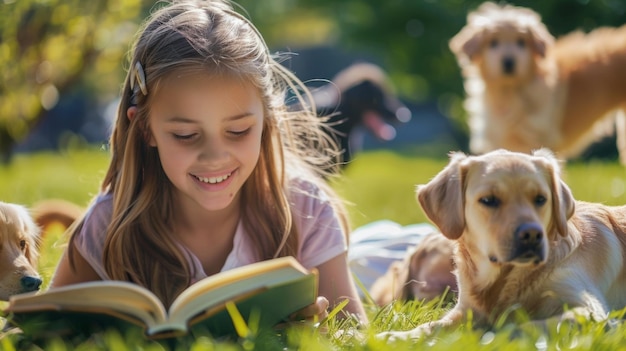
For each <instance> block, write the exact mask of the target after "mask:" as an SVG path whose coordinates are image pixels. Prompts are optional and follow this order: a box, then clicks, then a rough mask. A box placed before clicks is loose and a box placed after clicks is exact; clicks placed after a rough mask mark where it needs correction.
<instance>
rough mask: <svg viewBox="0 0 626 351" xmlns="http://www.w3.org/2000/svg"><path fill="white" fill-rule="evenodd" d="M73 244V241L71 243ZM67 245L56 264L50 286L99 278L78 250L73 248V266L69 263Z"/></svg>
mask: <svg viewBox="0 0 626 351" xmlns="http://www.w3.org/2000/svg"><path fill="white" fill-rule="evenodd" d="M71 245H73V243H72V244H71ZM69 249H70V248H69V247H68V248H67V249H66V250H65V252H64V253H63V256H62V257H61V260H60V261H59V264H58V265H57V268H56V271H55V272H54V276H53V277H52V282H51V283H50V287H51V288H54V287H59V286H64V285H70V284H76V283H83V282H88V281H93V280H100V277H99V276H98V274H97V273H96V271H95V270H94V269H93V268H92V267H91V265H90V264H89V263H88V262H87V260H85V259H84V258H83V256H82V255H81V254H80V253H78V250H74V268H72V266H71V265H70V259H69V256H68V251H69Z"/></svg>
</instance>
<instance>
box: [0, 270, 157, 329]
mask: <svg viewBox="0 0 626 351" xmlns="http://www.w3.org/2000/svg"><path fill="white" fill-rule="evenodd" d="M95 308H97V309H99V310H103V308H110V309H112V310H114V311H118V312H121V313H124V314H130V315H133V316H135V317H136V318H138V319H140V320H142V321H144V322H145V323H146V325H147V326H154V325H156V324H158V323H161V322H163V321H164V320H165V319H166V311H165V308H164V307H163V304H162V303H161V301H160V300H159V299H158V298H157V297H156V296H155V295H154V294H153V293H151V292H150V291H149V290H147V289H145V288H143V287H140V286H139V285H137V284H133V283H129V282H123V281H115V280H107V281H93V282H86V283H79V284H73V285H68V286H63V287H59V288H52V289H49V290H47V291H45V292H37V293H28V294H21V295H14V296H12V297H11V298H10V300H9V306H8V307H7V311H8V312H16V313H17V312H30V311H37V310H46V309H47V310H64V309H68V310H80V309H83V310H86V311H88V310H93V309H95Z"/></svg>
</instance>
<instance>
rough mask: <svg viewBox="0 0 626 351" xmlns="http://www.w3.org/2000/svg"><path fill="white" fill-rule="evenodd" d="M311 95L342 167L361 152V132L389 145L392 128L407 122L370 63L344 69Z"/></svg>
mask: <svg viewBox="0 0 626 351" xmlns="http://www.w3.org/2000/svg"><path fill="white" fill-rule="evenodd" d="M312 94H313V99H314V101H315V105H316V107H317V111H318V114H319V115H320V116H329V118H328V120H327V122H326V123H327V125H328V126H329V127H330V128H331V129H332V133H331V135H332V137H333V138H334V139H335V140H336V141H337V143H338V144H339V146H340V147H341V149H342V150H343V155H342V160H341V161H342V164H344V165H345V164H347V163H348V162H350V160H351V159H352V157H353V155H354V154H355V153H357V152H359V151H360V150H361V144H362V138H363V136H362V135H361V133H362V132H361V129H367V130H369V131H370V132H371V133H373V134H374V135H375V136H376V137H377V138H378V139H380V140H385V141H389V140H392V139H394V138H395V136H396V130H395V128H394V126H393V125H394V124H398V123H406V122H408V121H409V120H410V119H411V111H410V110H409V109H408V108H407V107H406V106H405V105H404V104H403V103H402V102H401V101H400V100H399V99H398V98H397V97H396V96H395V94H394V93H393V90H392V87H391V84H390V82H389V78H388V76H387V74H386V73H385V72H384V71H383V70H382V69H381V68H380V67H379V66H377V65H375V64H372V63H365V62H363V63H355V64H352V65H350V66H348V67H347V68H345V69H343V70H342V71H340V72H339V73H337V75H336V76H335V77H334V78H333V79H332V82H331V83H329V84H327V85H325V86H323V87H320V88H318V89H314V90H313V91H312Z"/></svg>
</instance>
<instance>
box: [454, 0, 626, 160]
mask: <svg viewBox="0 0 626 351" xmlns="http://www.w3.org/2000/svg"><path fill="white" fill-rule="evenodd" d="M449 46H450V50H451V51H452V52H453V53H454V54H455V55H456V57H457V60H458V63H459V65H460V67H461V68H462V73H463V76H464V78H465V83H464V85H465V91H466V95H467V98H466V101H465V108H466V110H467V112H468V114H469V120H468V123H469V128H470V134H471V135H470V150H471V152H472V153H476V154H481V153H485V152H488V151H491V150H495V149H498V148H505V149H509V150H511V151H519V152H526V153H529V152H531V151H532V150H536V149H538V148H541V147H547V148H550V149H551V150H553V151H555V152H556V153H557V154H558V155H559V157H561V158H566V159H567V158H574V157H576V156H579V155H580V154H581V152H582V151H584V149H585V148H586V147H587V146H589V145H590V144H591V143H592V142H593V141H595V140H596V139H599V138H600V137H602V136H605V135H606V134H608V133H610V132H612V131H613V128H614V124H615V127H616V129H617V130H616V134H617V144H618V151H619V153H620V159H621V161H622V163H625V164H626V123H625V122H624V118H625V116H624V110H626V26H622V27H620V28H599V29H596V30H594V31H592V32H591V33H589V34H583V33H581V32H576V33H572V34H569V35H566V36H564V37H562V38H559V39H558V40H556V41H555V39H554V37H553V36H552V35H551V34H550V33H549V31H548V29H547V28H546V26H545V25H544V24H543V23H542V21H541V17H540V16H539V15H538V14H537V13H536V12H534V11H533V10H531V9H527V8H523V7H517V6H512V5H502V6H501V5H496V4H494V3H491V2H486V3H483V4H482V5H481V6H479V7H478V9H477V10H475V11H472V12H470V13H469V15H468V17H467V25H466V26H465V27H464V28H463V29H462V30H461V31H460V32H459V33H458V34H456V35H455V36H454V37H453V38H452V39H451V40H450V43H449ZM617 111H619V113H618V112H617Z"/></svg>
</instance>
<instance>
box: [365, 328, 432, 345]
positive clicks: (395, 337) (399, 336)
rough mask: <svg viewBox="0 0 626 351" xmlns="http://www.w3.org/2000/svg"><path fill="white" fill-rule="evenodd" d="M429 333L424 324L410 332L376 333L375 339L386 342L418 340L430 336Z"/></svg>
mask: <svg viewBox="0 0 626 351" xmlns="http://www.w3.org/2000/svg"><path fill="white" fill-rule="evenodd" d="M431 332H432V329H431V327H430V326H429V325H428V324H425V325H420V326H418V327H416V328H414V329H411V330H405V331H388V332H382V333H378V334H376V338H377V339H379V340H385V341H387V342H394V341H399V340H410V339H419V338H422V337H424V336H426V335H428V334H430V333H431Z"/></svg>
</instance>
